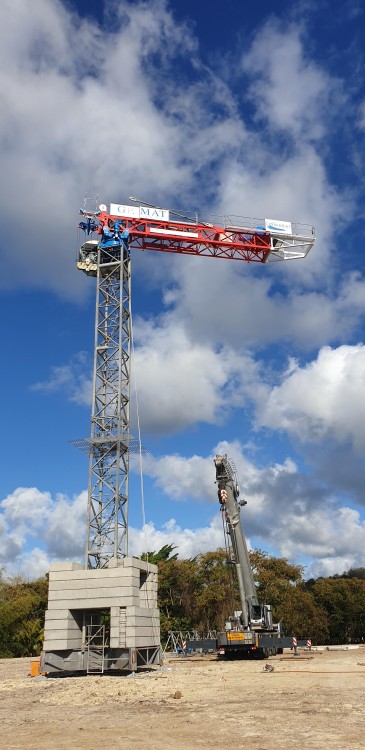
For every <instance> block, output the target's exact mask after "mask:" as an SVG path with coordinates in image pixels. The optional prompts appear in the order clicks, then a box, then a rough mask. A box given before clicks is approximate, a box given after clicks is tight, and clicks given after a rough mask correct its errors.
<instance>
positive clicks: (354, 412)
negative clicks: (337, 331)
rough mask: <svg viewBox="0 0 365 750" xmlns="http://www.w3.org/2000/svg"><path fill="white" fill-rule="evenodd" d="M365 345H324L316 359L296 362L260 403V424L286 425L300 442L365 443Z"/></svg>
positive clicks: (357, 447) (360, 446) (358, 448)
mask: <svg viewBox="0 0 365 750" xmlns="http://www.w3.org/2000/svg"><path fill="white" fill-rule="evenodd" d="M364 372H365V346H364V345H363V344H358V345H357V346H345V345H344V346H339V347H338V348H335V349H332V348H330V347H323V348H322V349H321V350H320V352H319V353H318V356H317V358H316V359H315V360H313V361H312V362H310V363H308V364H306V365H304V366H303V367H300V366H299V365H296V366H295V367H292V369H291V371H290V372H289V373H287V374H286V375H284V377H283V379H282V382H281V383H280V385H278V386H275V387H274V388H272V389H271V391H270V393H269V394H268V396H267V399H266V401H265V402H264V403H262V404H258V415H257V423H258V425H266V426H268V427H271V428H273V429H281V430H285V431H287V432H289V433H290V434H292V435H294V436H295V437H296V438H297V439H298V440H299V441H303V442H306V441H310V440H312V441H313V440H315V441H322V440H324V439H326V438H327V439H331V440H335V441H337V442H339V443H345V442H347V441H349V442H350V443H351V444H352V445H353V447H354V449H355V450H356V451H363V448H364V445H365V406H364V404H365V377H364Z"/></svg>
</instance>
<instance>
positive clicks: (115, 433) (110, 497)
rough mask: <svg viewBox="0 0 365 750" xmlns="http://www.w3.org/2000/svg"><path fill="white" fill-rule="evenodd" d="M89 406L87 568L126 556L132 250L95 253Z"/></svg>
mask: <svg viewBox="0 0 365 750" xmlns="http://www.w3.org/2000/svg"><path fill="white" fill-rule="evenodd" d="M96 278H97V289H96V314H95V348H94V378H93V407H92V416H91V437H90V448H89V450H90V459H89V461H90V463H89V486H88V508H87V541H86V564H87V567H91V568H93V567H97V568H103V567H104V566H105V565H106V564H107V563H108V560H109V559H110V558H111V557H115V558H118V557H123V556H124V555H125V554H126V553H127V532H128V473H129V448H130V445H129V443H130V433H129V401H130V367H129V362H130V335H131V331H130V320H131V311H130V251H129V248H128V245H127V243H122V245H120V246H119V247H118V248H113V251H112V252H111V251H109V250H108V249H102V248H101V247H100V246H99V247H98V248H97V277H96Z"/></svg>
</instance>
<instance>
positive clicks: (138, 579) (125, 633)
mask: <svg viewBox="0 0 365 750" xmlns="http://www.w3.org/2000/svg"><path fill="white" fill-rule="evenodd" d="M100 612H106V613H110V636H109V643H108V644H106V648H107V649H108V648H109V649H110V648H112V649H117V650H118V652H119V651H120V650H121V649H122V651H121V653H122V652H123V653H124V651H123V649H124V650H125V653H127V654H128V653H129V652H130V653H132V651H133V650H135V649H138V648H142V649H143V648H146V649H147V650H149V649H156V648H157V647H158V646H159V643H160V620H159V611H158V609H157V566H155V565H150V564H148V563H145V562H144V561H143V560H137V559H135V558H125V559H124V560H117V561H110V564H109V566H108V567H107V568H102V569H93V570H85V568H84V567H83V566H82V565H81V564H80V563H72V562H67V563H54V564H53V565H52V566H51V570H50V581H49V599H48V610H47V612H46V618H45V642H44V649H45V652H46V653H48V652H49V653H52V654H54V653H56V652H66V651H68V652H69V655H68V656H67V658H66V657H65V659H66V662H67V663H69V661H70V660H71V661H70V663H71V662H72V664H74V663H75V659H76V661H77V659H78V657H76V656H75V659H74V657H73V653H74V652H75V653H76V651H78V650H80V649H81V647H82V639H83V638H84V643H85V638H86V632H87V631H86V628H83V623H85V625H86V624H87V623H88V622H90V616H91V615H92V616H93V620H92V621H93V623H94V624H95V623H96V622H97V618H98V614H99V613H100ZM156 644H157V645H156ZM86 652H87V648H86ZM118 658H119V657H118ZM124 658H125V657H123V659H124ZM83 659H84V657H83ZM128 659H129V656H128ZM62 661H63V658H62V659H61V662H62Z"/></svg>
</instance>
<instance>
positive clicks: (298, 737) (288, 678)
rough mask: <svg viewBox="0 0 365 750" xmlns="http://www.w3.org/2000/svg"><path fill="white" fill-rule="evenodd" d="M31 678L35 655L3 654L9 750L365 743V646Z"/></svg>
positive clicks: (0, 687) (279, 748)
mask: <svg viewBox="0 0 365 750" xmlns="http://www.w3.org/2000/svg"><path fill="white" fill-rule="evenodd" d="M309 656H310V658H308V657H309ZM265 665H270V666H272V667H274V670H273V671H271V672H269V671H265ZM29 675H30V659H2V660H0V726H1V745H2V747H3V748H6V750H13V748H16V749H18V748H25V749H26V750H33V749H35V748H37V749H38V750H46V749H47V750H48V749H51V748H55V750H66V749H67V750H70V748H72V749H73V748H95V750H104V749H106V748H108V750H110V749H111V748H116V749H117V750H119V748H120V749H122V748H123V750H130V749H131V750H132V748H133V750H141V749H142V748H143V749H144V750H167V748H169V750H200V749H201V750H208V749H209V750H214V748H220V747H224V748H232V749H234V750H240V749H241V748H244V750H286V749H287V748H290V750H293V748H295V749H296V748H300V750H306V749H307V748H314V749H315V750H321V749H322V748H326V750H328V748H331V750H335V749H336V748H338V749H341V750H348V749H350V750H357V749H358V750H360V748H361V750H364V748H365V702H364V693H365V649H364V648H360V649H357V650H349V651H336V652H331V651H324V652H317V653H312V654H311V655H309V654H305V656H304V655H301V656H300V657H297V658H294V657H293V656H292V655H291V653H288V654H284V656H282V657H280V656H277V657H274V658H270V659H269V660H267V661H236V662H221V661H217V660H216V658H215V657H212V656H206V657H204V656H201V657H195V656H194V657H186V658H183V657H172V658H165V661H164V665H163V667H161V668H159V669H157V670H156V671H153V672H148V673H147V674H143V675H137V676H134V677H133V676H128V677H120V676H113V677H109V676H91V675H90V676H88V677H69V678H62V679H60V678H56V679H55V678H46V677H35V678H31V677H30V676H29Z"/></svg>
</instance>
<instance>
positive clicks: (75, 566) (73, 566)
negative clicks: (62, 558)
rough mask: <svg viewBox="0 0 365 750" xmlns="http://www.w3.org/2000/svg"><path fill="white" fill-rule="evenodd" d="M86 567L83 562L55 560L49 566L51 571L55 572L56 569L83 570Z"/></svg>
mask: <svg viewBox="0 0 365 750" xmlns="http://www.w3.org/2000/svg"><path fill="white" fill-rule="evenodd" d="M83 568H84V566H83V564H82V563H77V562H69V561H66V562H54V563H51V565H50V566H49V572H50V573H53V571H56V570H65V571H68V570H82V569H83Z"/></svg>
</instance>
